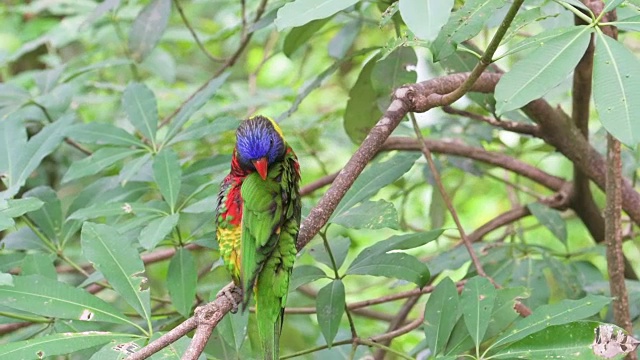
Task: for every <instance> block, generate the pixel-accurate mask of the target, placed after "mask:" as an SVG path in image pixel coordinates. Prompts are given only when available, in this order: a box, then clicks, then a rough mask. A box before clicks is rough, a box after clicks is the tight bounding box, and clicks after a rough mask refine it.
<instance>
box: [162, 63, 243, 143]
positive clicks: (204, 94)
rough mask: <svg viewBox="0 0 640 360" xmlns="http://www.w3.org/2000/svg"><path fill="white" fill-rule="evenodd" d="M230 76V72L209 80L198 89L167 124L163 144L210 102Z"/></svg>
mask: <svg viewBox="0 0 640 360" xmlns="http://www.w3.org/2000/svg"><path fill="white" fill-rule="evenodd" d="M229 75H231V73H230V72H225V73H222V74H221V75H220V76H218V77H217V78H213V79H211V80H209V82H207V83H206V84H205V85H204V86H203V87H202V88H201V89H199V90H198V91H197V92H196V93H195V94H194V95H193V96H192V97H191V98H190V99H189V100H188V101H187V102H186V103H184V105H182V107H181V108H180V110H179V111H178V113H177V114H176V116H174V117H173V119H172V120H171V122H170V123H169V126H168V130H167V135H166V136H165V143H166V142H168V141H169V140H171V139H172V138H173V137H174V136H176V134H178V132H179V131H180V129H182V126H184V124H185V123H186V122H187V120H189V119H190V118H191V116H193V114H194V113H195V112H196V111H198V110H199V109H200V108H201V107H202V106H203V105H204V104H206V103H207V101H209V100H211V98H212V97H213V95H215V93H216V92H217V91H218V89H219V88H220V86H222V84H224V82H225V81H226V80H227V78H228V77H229Z"/></svg>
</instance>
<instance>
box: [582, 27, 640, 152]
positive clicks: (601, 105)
mask: <svg viewBox="0 0 640 360" xmlns="http://www.w3.org/2000/svg"><path fill="white" fill-rule="evenodd" d="M597 35H598V41H597V42H596V43H597V45H596V50H595V55H594V61H593V99H594V102H595V105H596V110H597V111H598V115H599V116H600V122H602V125H603V126H604V128H605V129H607V131H608V132H609V133H611V135H613V136H615V137H616V138H617V139H618V140H620V142H622V143H624V144H626V145H627V146H630V147H635V145H637V144H638V143H640V121H638V118H637V114H639V113H640V96H639V94H640V75H639V74H640V62H639V61H638V59H637V58H636V56H635V55H634V54H633V53H631V52H630V51H629V50H628V49H627V48H626V47H625V46H624V45H622V44H620V43H619V42H618V41H616V40H614V39H612V38H610V37H608V36H606V35H604V34H603V33H602V31H598V32H597Z"/></svg>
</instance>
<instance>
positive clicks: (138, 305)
mask: <svg viewBox="0 0 640 360" xmlns="http://www.w3.org/2000/svg"><path fill="white" fill-rule="evenodd" d="M80 237H81V245H82V252H83V254H84V256H85V257H86V258H87V260H89V261H90V262H91V263H92V264H93V266H94V267H95V268H96V269H97V270H98V271H100V272H101V273H102V274H103V275H104V277H105V278H106V279H107V280H108V281H109V283H110V284H111V285H112V286H113V289H114V290H115V291H116V292H117V293H118V294H120V296H122V298H123V299H124V300H125V301H126V302H127V303H129V305H131V307H133V308H134V309H135V311H136V312H137V313H138V314H140V315H141V316H142V318H143V319H144V320H146V321H147V324H148V326H149V328H151V305H150V294H149V289H148V288H147V285H146V284H145V283H146V281H147V279H146V277H144V265H143V263H142V260H141V259H140V255H139V254H138V251H137V249H136V248H135V247H134V246H133V243H132V241H130V239H127V238H125V237H124V236H122V235H120V234H118V231H117V230H116V229H115V228H113V227H111V226H108V225H102V224H94V223H90V222H85V223H84V225H83V226H82V231H81V235H80Z"/></svg>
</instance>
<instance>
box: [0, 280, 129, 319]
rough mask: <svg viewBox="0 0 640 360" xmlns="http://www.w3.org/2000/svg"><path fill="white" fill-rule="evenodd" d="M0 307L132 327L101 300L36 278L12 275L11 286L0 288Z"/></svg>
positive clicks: (59, 283)
mask: <svg viewBox="0 0 640 360" xmlns="http://www.w3.org/2000/svg"><path fill="white" fill-rule="evenodd" d="M0 305H3V306H7V307H10V308H12V309H17V310H22V311H26V312H29V313H33V314H37V315H42V316H48V317H52V318H58V319H70V320H81V321H105V322H110V323H117V324H129V325H132V324H133V323H132V322H131V321H130V320H129V319H128V318H126V317H125V316H124V315H122V313H121V312H120V311H119V310H118V309H117V308H115V307H114V306H113V305H111V304H109V303H107V302H105V301H104V300H102V299H100V298H98V297H96V296H94V295H91V294H89V293H88V292H86V291H84V290H82V289H78V288H75V287H73V286H71V285H67V284H65V283H61V282H58V281H56V280H55V279H49V278H46V277H43V276H40V275H27V276H14V277H13V286H0Z"/></svg>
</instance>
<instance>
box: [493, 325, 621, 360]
mask: <svg viewBox="0 0 640 360" xmlns="http://www.w3.org/2000/svg"><path fill="white" fill-rule="evenodd" d="M600 324H601V323H598V322H595V321H577V322H572V323H569V324H564V325H556V326H549V327H545V328H544V329H542V330H541V331H538V332H536V333H534V334H531V335H529V336H527V337H525V338H524V339H522V340H520V341H518V342H516V343H514V344H512V345H510V346H508V347H506V348H504V349H502V350H500V351H499V352H497V353H495V355H492V356H491V358H492V359H581V360H582V359H585V360H601V359H602V357H600V356H598V355H596V354H595V353H594V351H593V349H592V345H593V343H594V329H595V328H597V327H598V326H599V325H600ZM616 328H617V327H616ZM618 329H619V328H618Z"/></svg>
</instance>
